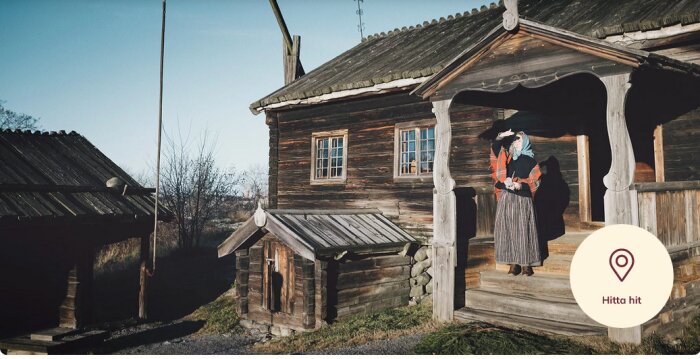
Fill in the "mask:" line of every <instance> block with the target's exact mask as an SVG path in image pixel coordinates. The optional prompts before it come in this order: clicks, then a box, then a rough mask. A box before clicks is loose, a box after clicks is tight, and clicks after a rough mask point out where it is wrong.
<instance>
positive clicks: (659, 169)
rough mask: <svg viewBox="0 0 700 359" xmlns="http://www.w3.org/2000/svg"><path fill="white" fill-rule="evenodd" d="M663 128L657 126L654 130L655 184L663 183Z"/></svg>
mask: <svg viewBox="0 0 700 359" xmlns="http://www.w3.org/2000/svg"><path fill="white" fill-rule="evenodd" d="M664 166H665V164H664V128H663V125H658V126H656V128H654V175H655V177H656V182H664V181H665V178H666V176H665V175H664Z"/></svg>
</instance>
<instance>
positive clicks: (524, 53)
mask: <svg viewBox="0 0 700 359" xmlns="http://www.w3.org/2000/svg"><path fill="white" fill-rule="evenodd" d="M506 28H507V27H506ZM506 28H503V27H498V28H496V29H494V30H493V31H492V32H491V33H489V34H488V35H487V36H486V37H485V38H484V39H483V40H482V41H481V42H479V43H477V44H475V45H474V46H472V47H471V48H469V49H467V50H466V51H464V52H463V53H462V55H460V56H458V57H457V58H456V59H455V60H454V61H453V62H452V63H450V64H448V65H447V66H446V67H445V68H444V69H443V70H442V71H441V72H439V73H438V74H436V75H434V76H433V77H431V78H430V79H428V80H427V81H426V82H424V83H423V84H421V85H420V86H418V88H416V90H414V92H413V93H415V94H419V95H421V96H423V97H424V98H430V99H431V101H433V105H434V113H435V115H436V118H437V126H436V133H437V135H436V138H437V139H438V140H437V144H436V160H435V174H434V182H435V190H434V201H433V203H434V207H433V208H434V209H433V210H434V229H433V241H432V245H433V256H434V257H435V258H438V260H436V263H437V266H436V268H435V277H434V283H435V284H434V285H435V289H434V293H435V294H434V296H435V301H434V307H433V313H434V318H436V319H439V320H452V319H453V318H454V319H458V320H488V321H491V322H496V323H501V324H507V325H516V326H523V327H528V328H531V329H536V330H542V331H547V332H555V333H563V334H603V333H607V334H608V335H609V336H610V337H611V339H613V340H615V341H619V342H637V343H638V342H640V341H641V338H642V337H643V336H645V335H647V334H649V333H651V332H652V331H656V332H658V333H662V334H666V333H668V334H671V333H673V332H674V331H675V330H678V329H679V327H680V325H681V324H682V322H683V321H684V318H685V317H687V314H690V313H691V312H692V313H695V312H697V303H698V299H700V293H697V289H696V288H697V287H698V286H699V285H700V281H698V279H699V278H700V276H699V274H700V271H699V270H698V268H699V265H698V264H699V263H700V260H699V259H700V257H698V256H699V255H700V251H699V250H698V248H700V247H699V245H700V237H699V236H698V228H697V223H698V212H700V211H699V202H698V190H697V189H698V188H697V182H693V181H676V182H663V181H665V180H666V178H665V170H666V166H665V163H667V162H668V161H664V151H665V149H666V148H671V146H668V145H667V146H665V145H664V143H663V137H664V136H663V132H662V131H663V126H665V125H666V124H670V123H673V121H677V119H678V118H679V116H681V115H683V114H685V113H688V112H690V111H693V110H694V109H696V108H697V107H698V106H699V105H700V102H699V101H698V100H697V99H694V98H692V97H693V95H692V94H693V93H697V90H698V86H699V85H698V77H699V75H700V69H699V68H698V67H697V66H695V65H691V64H687V63H681V62H678V61H675V60H671V59H668V58H663V57H661V56H657V55H653V54H650V53H648V52H644V51H638V50H632V49H628V48H624V47H621V46H616V45H612V44H609V43H606V42H604V41H598V40H593V39H590V38H586V37H583V36H580V35H576V34H573V33H570V32H567V31H563V30H559V29H556V28H552V27H548V26H545V25H542V24H539V23H535V22H532V21H527V20H522V19H520V23H519V24H516V26H514V27H511V28H510V30H506ZM464 105H474V106H486V107H493V108H502V109H512V110H515V111H517V113H516V114H515V115H513V116H512V118H508V119H506V118H504V121H501V122H500V123H494V125H493V126H492V127H491V128H490V129H487V130H486V131H484V132H483V133H482V135H483V136H480V137H481V138H482V139H492V138H493V137H495V134H496V133H497V132H500V131H505V130H507V129H508V128H513V130H515V131H517V130H524V131H525V132H526V133H528V134H533V136H532V137H533V141H532V142H533V146H534V150H535V153H536V156H537V155H542V154H543V153H542V152H538V142H539V143H540V144H547V143H549V144H551V143H559V146H553V148H549V149H548V148H547V146H543V147H542V148H545V151H544V152H547V151H551V152H552V155H551V156H550V158H551V157H554V158H555V159H556V157H568V158H571V155H572V154H573V157H574V160H573V161H560V160H557V161H554V162H555V163H556V164H557V165H558V164H559V163H561V167H560V168H559V167H558V166H555V168H557V170H561V173H563V172H565V171H568V173H567V174H564V175H562V174H561V173H560V174H559V177H560V178H561V179H564V178H565V177H566V176H569V177H568V182H569V183H573V182H575V186H567V189H571V188H572V187H575V191H570V192H569V193H566V194H561V193H560V194H559V195H558V196H557V195H553V196H552V197H551V199H553V200H556V198H562V196H566V197H568V199H569V201H568V202H567V203H566V204H565V205H564V206H563V207H561V208H560V209H561V211H559V212H557V211H550V212H545V213H547V214H548V216H543V217H542V218H547V221H549V220H552V218H553V219H554V223H555V224H557V223H558V224H559V225H551V223H548V226H547V229H548V230H554V233H549V234H550V235H551V237H550V238H547V239H551V241H550V242H549V249H550V257H549V259H547V260H545V262H544V266H543V267H541V268H537V269H536V274H535V276H534V277H508V276H506V275H505V270H506V269H505V268H502V267H501V266H499V265H496V264H495V263H494V258H493V239H492V228H493V222H492V220H493V216H494V212H495V199H494V196H493V193H492V189H490V188H489V186H488V184H485V183H458V182H459V178H456V177H453V175H452V173H454V172H455V167H454V164H453V163H451V160H455V159H454V158H453V157H452V154H453V152H454V149H455V148H456V147H457V146H458V145H456V144H455V142H456V143H459V141H460V140H459V138H457V139H455V137H454V136H453V131H459V125H460V120H459V119H452V118H451V109H453V108H455V107H457V106H464ZM532 119H535V121H534V123H535V124H536V125H535V126H534V127H533V126H532V123H533V121H532ZM508 121H510V122H508ZM497 124H500V127H499V126H498V125H497ZM674 145H675V144H674ZM483 146H485V144H483ZM572 146H573V148H574V149H575V150H573V152H572V151H571V148H572ZM561 149H568V151H565V152H561ZM537 159H538V161H542V160H543V159H548V156H547V154H546V153H545V155H544V156H543V157H538V158H537ZM456 160H457V161H460V160H459V159H456ZM548 160H549V159H548ZM673 166H676V167H677V166H679V164H678V163H673ZM572 174H573V177H572ZM547 175H550V174H547V173H545V176H547ZM551 175H554V173H551ZM695 175H696V174H695V173H691V174H690V176H689V177H680V178H682V179H692V178H693V176H695ZM677 178H678V177H677ZM643 181H648V182H651V183H644V182H643ZM564 182H566V181H564ZM540 195H542V193H540V192H539V191H538V196H540ZM465 196H466V198H465ZM536 200H537V198H536ZM465 203H466V204H465ZM536 206H537V204H536ZM553 206H554V207H556V204H553ZM460 208H461V209H460ZM465 209H466V211H465ZM545 209H546V208H545ZM538 213H539V209H538ZM465 214H467V215H468V217H469V216H471V217H473V218H469V219H468V220H467V221H466V222H468V225H467V226H466V227H465V226H464V225H460V221H464V215H465ZM611 224H632V225H638V226H641V227H643V228H645V229H647V230H649V231H651V232H652V233H654V234H656V235H657V236H658V237H659V238H660V240H661V241H662V242H663V243H664V244H665V245H666V247H667V249H668V250H669V253H670V254H671V257H672V258H673V263H674V270H675V274H676V276H675V283H674V291H673V293H672V294H671V300H670V301H669V302H668V303H667V305H666V307H665V308H664V309H663V310H662V311H661V313H660V314H659V315H658V316H657V317H655V318H654V319H652V320H651V321H649V322H647V323H645V324H644V325H642V326H638V327H633V328H624V329H618V328H606V327H604V326H601V325H600V324H598V323H596V322H594V321H592V320H591V319H590V318H588V316H586V315H585V314H584V313H583V312H582V311H581V309H580V308H579V307H578V305H577V304H576V301H575V300H574V298H573V295H572V293H571V288H570V285H569V275H568V274H569V266H570V263H571V258H572V256H573V254H574V253H575V250H576V248H577V247H578V245H579V244H580V243H581V242H582V241H583V240H584V239H585V237H586V236H587V234H588V233H590V232H591V231H592V230H593V229H595V228H598V227H600V226H603V225H611ZM439 258H442V259H444V260H440V259H439ZM455 268H456V271H455V270H454V269H455ZM461 278H464V281H463V284H462V280H461ZM462 293H464V296H462ZM454 309H457V311H454ZM677 311H679V312H681V313H682V314H676V312H677Z"/></svg>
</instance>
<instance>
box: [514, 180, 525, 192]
mask: <svg viewBox="0 0 700 359" xmlns="http://www.w3.org/2000/svg"><path fill="white" fill-rule="evenodd" d="M522 187H523V185H521V184H520V182H513V190H514V191H520V189H521V188H522Z"/></svg>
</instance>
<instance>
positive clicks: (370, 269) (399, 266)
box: [328, 254, 411, 318]
mask: <svg viewBox="0 0 700 359" xmlns="http://www.w3.org/2000/svg"><path fill="white" fill-rule="evenodd" d="M410 277H411V257H410V256H400V255H396V254H393V255H383V256H371V257H364V258H357V259H351V260H347V261H343V262H340V263H338V279H337V283H336V290H337V304H336V305H335V307H336V313H337V318H342V317H345V316H348V315H353V314H359V313H369V312H373V311H376V310H379V309H383V308H391V307H397V306H402V305H407V304H408V301H409V299H410V298H409V291H410V283H409V281H408V280H409V278H410ZM328 290H333V288H328Z"/></svg>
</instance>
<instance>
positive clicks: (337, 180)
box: [309, 129, 348, 185]
mask: <svg viewBox="0 0 700 359" xmlns="http://www.w3.org/2000/svg"><path fill="white" fill-rule="evenodd" d="M336 137H342V138H343V165H342V167H341V168H342V175H341V176H339V177H333V178H316V160H317V158H316V150H317V149H316V142H317V141H318V140H319V139H322V138H328V139H329V141H328V142H329V143H330V142H331V141H330V140H331V139H332V138H336ZM329 150H330V149H329ZM330 159H331V158H330V151H329V158H328V160H329V167H328V170H329V171H330ZM347 178H348V130H347V129H342V130H334V131H323V132H313V133H312V134H311V173H310V176H309V180H310V183H311V184H312V185H326V184H343V183H345V182H347Z"/></svg>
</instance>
